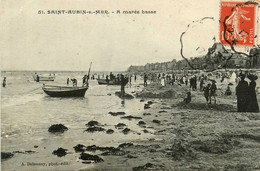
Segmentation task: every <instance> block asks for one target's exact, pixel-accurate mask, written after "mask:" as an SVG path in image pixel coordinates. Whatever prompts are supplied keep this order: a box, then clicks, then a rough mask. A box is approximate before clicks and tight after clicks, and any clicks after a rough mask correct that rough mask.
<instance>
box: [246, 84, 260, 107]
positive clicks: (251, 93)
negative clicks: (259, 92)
mask: <svg viewBox="0 0 260 171" xmlns="http://www.w3.org/2000/svg"><path fill="white" fill-rule="evenodd" d="M255 87H256V83H255V81H252V82H250V83H249V86H248V106H247V112H259V107H258V103H257V99H256V92H255Z"/></svg>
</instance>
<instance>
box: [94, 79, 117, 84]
mask: <svg viewBox="0 0 260 171" xmlns="http://www.w3.org/2000/svg"><path fill="white" fill-rule="evenodd" d="M97 82H98V84H99V85H120V82H116V81H115V80H109V81H108V82H107V81H106V79H97Z"/></svg>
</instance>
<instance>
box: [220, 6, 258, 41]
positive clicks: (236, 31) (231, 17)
mask: <svg viewBox="0 0 260 171" xmlns="http://www.w3.org/2000/svg"><path fill="white" fill-rule="evenodd" d="M220 10H221V12H220V32H219V33H220V41H221V43H222V44H224V45H239V46H254V45H255V34H256V28H255V26H256V24H255V22H256V21H255V20H256V5H255V4H254V3H245V2H234V1H232V2H227V1H223V2H221V9H220Z"/></svg>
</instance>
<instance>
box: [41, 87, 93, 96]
mask: <svg viewBox="0 0 260 171" xmlns="http://www.w3.org/2000/svg"><path fill="white" fill-rule="evenodd" d="M42 89H43V91H44V92H45V93H46V94H48V95H49V96H51V97H84V96H85V93H86V91H87V90H88V87H61V86H51V87H43V88H42Z"/></svg>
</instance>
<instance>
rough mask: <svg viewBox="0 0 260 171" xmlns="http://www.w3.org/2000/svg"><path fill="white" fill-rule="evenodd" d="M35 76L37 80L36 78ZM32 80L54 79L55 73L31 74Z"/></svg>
mask: <svg viewBox="0 0 260 171" xmlns="http://www.w3.org/2000/svg"><path fill="white" fill-rule="evenodd" d="M37 76H38V77H39V80H37V79H38V78H37ZM33 79H34V81H54V79H55V75H54V74H34V75H33Z"/></svg>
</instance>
